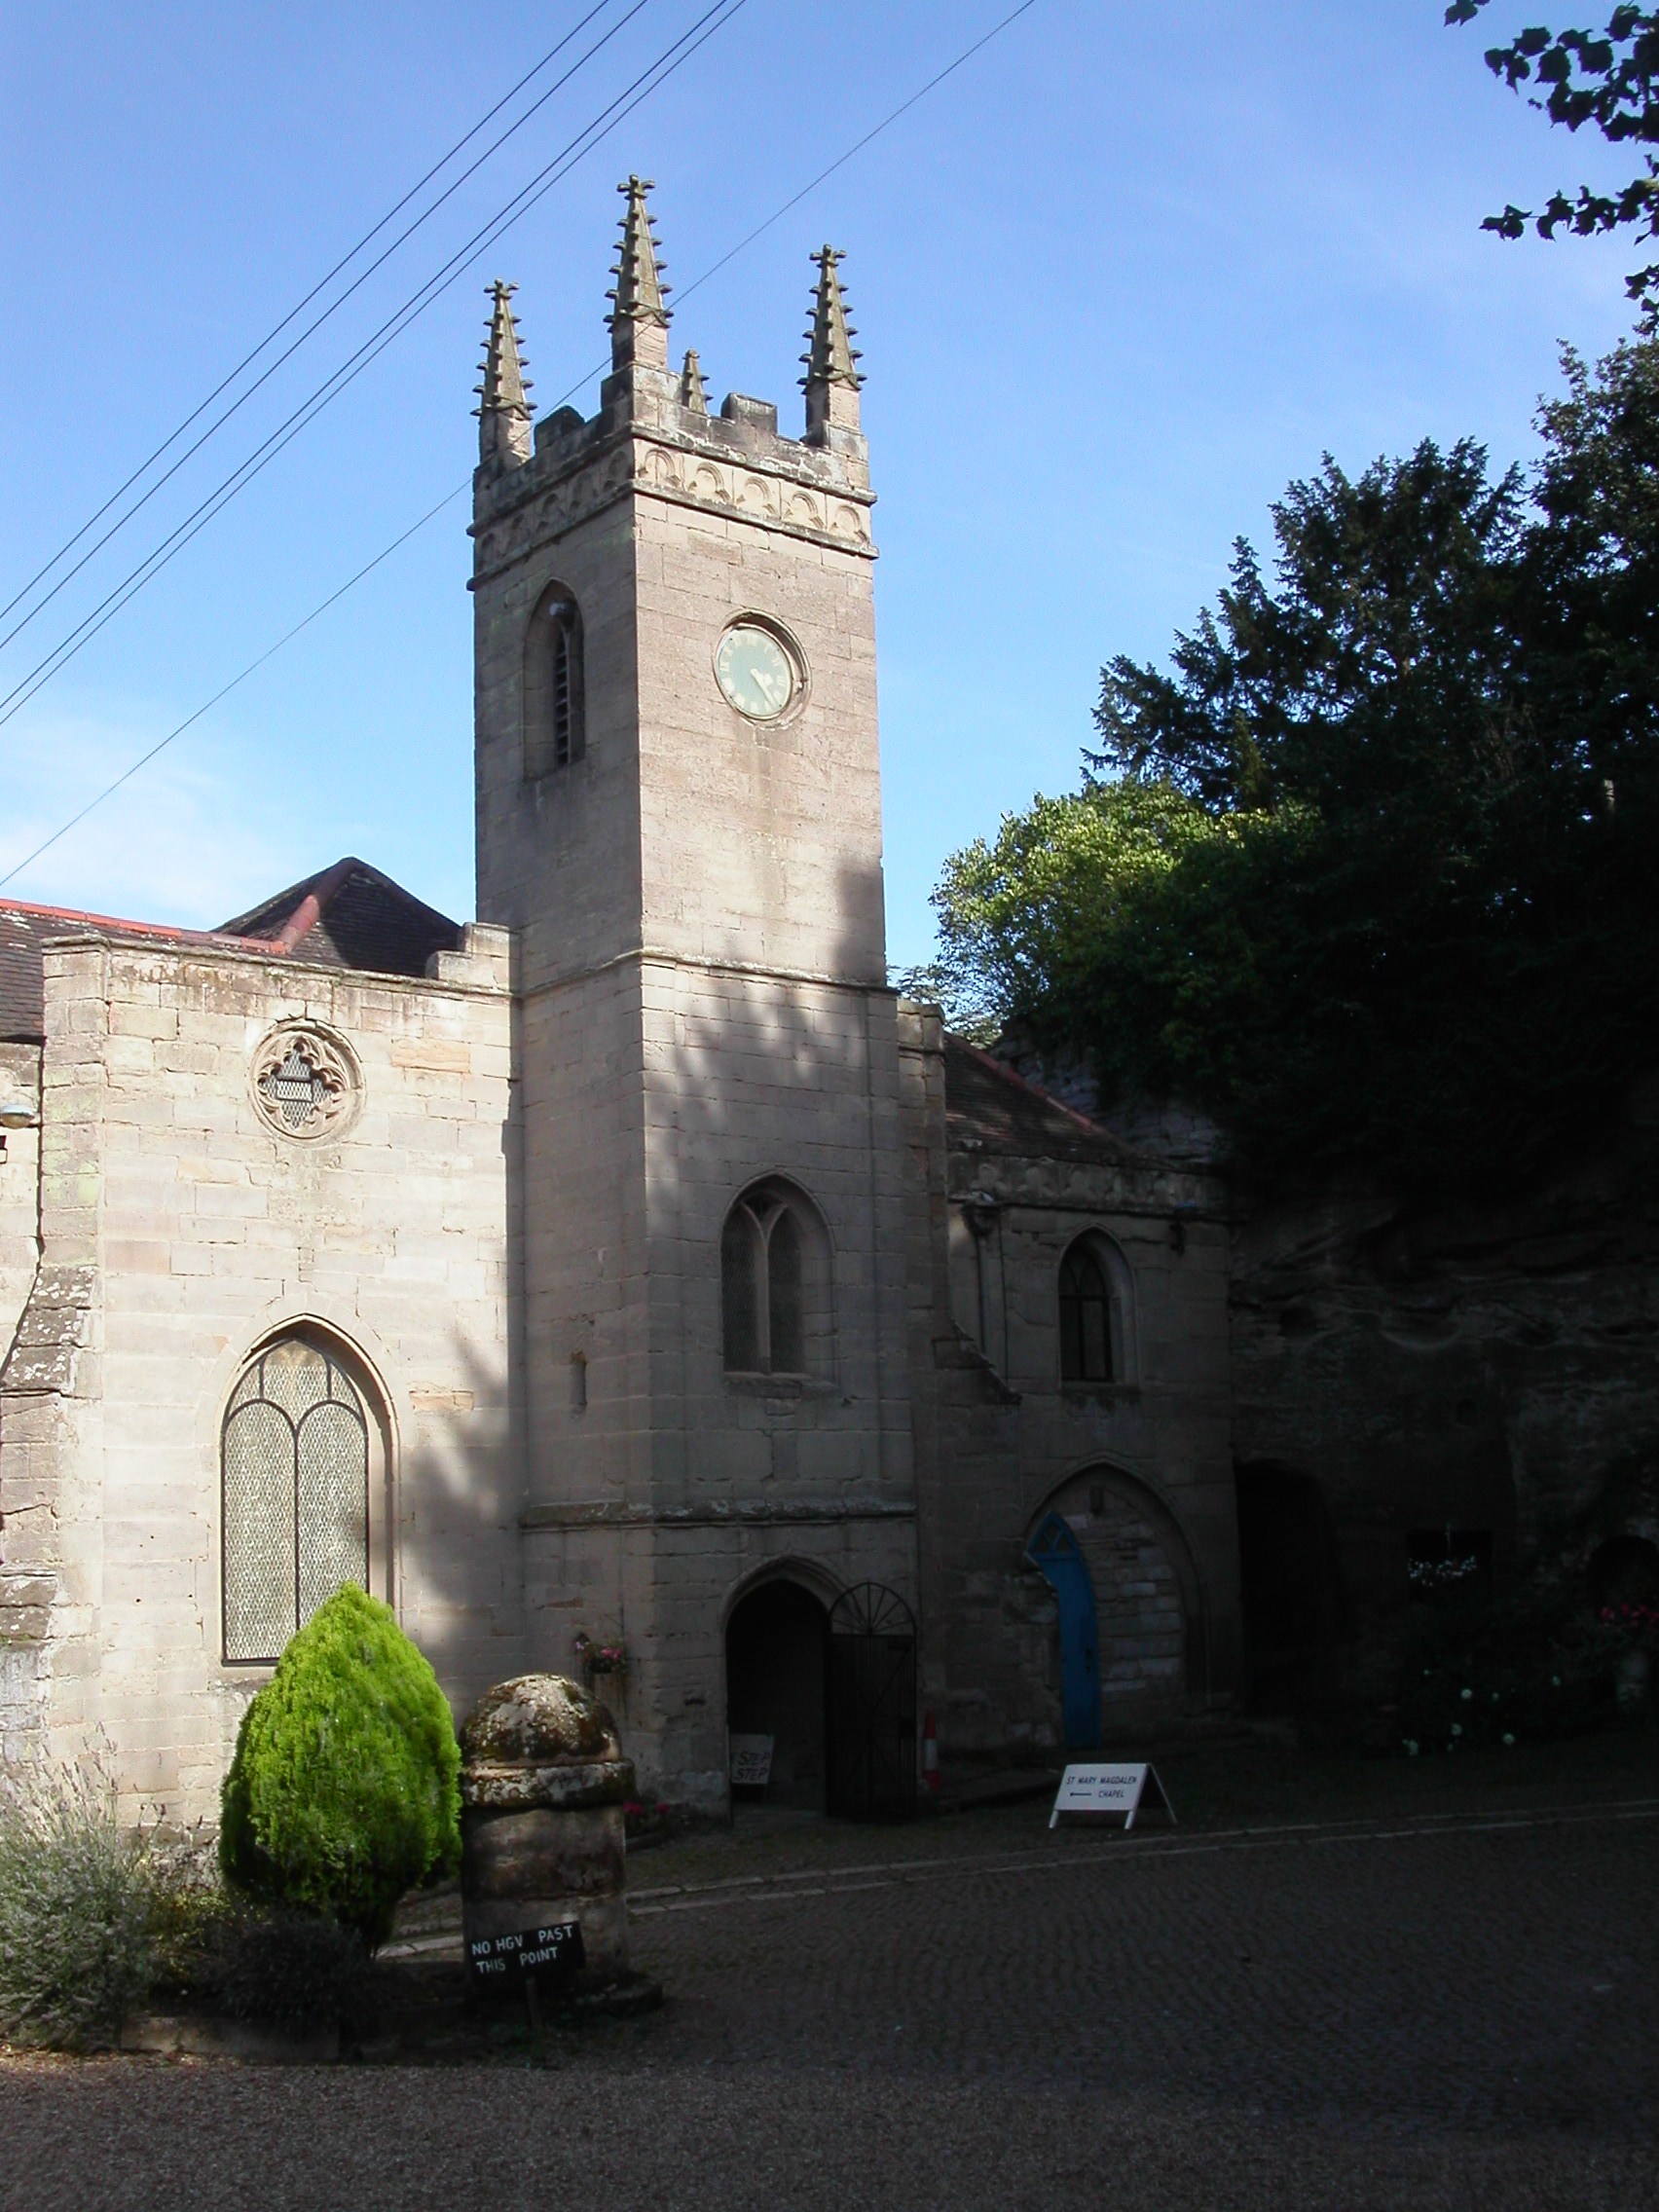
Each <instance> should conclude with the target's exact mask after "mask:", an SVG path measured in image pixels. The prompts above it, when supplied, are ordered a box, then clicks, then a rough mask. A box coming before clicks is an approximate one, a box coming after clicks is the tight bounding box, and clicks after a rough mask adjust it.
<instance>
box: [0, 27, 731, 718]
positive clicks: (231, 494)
mask: <svg viewBox="0 0 1659 2212" xmlns="http://www.w3.org/2000/svg"><path fill="white" fill-rule="evenodd" d="M641 4H642V5H643V4H644V0H641ZM747 5H748V0H714V5H713V6H712V7H710V8H709V9H707V10H706V11H705V13H704V14H703V15H702V16H700V17H699V18H697V20H696V21H695V22H694V23H693V24H692V25H691V26H690V28H689V29H688V30H685V31H682V33H681V35H680V37H679V38H678V39H675V40H674V41H672V42H671V44H670V45H669V46H667V47H665V48H664V50H663V52H662V53H661V54H659V55H657V56H656V58H655V60H653V61H652V62H650V63H649V64H648V66H647V67H646V68H645V69H644V70H642V71H641V73H640V75H639V76H638V77H636V78H635V79H634V80H633V82H632V83H631V84H630V85H628V86H626V87H625V88H624V89H623V91H622V92H619V93H618V94H617V95H616V97H615V98H614V99H613V100H612V101H611V102H610V103H609V105H608V107H605V108H602V109H601V110H600V112H599V114H598V115H597V116H596V117H594V118H593V119H592V120H591V121H590V122H589V123H587V124H585V125H584V126H583V127H582V129H580V130H579V131H578V132H577V133H576V135H575V137H574V138H572V139H570V140H568V141H567V143H566V145H565V147H564V148H563V149H562V150H561V152H560V153H559V154H557V155H555V156H554V158H553V160H552V161H551V162H550V163H549V164H548V165H547V166H546V167H545V168H543V169H541V170H539V171H538V172H537V173H536V175H535V176H534V177H533V178H532V179H531V180H530V183H529V184H527V185H525V186H523V187H522V188H521V190H520V191H519V192H517V193H515V194H514V196H513V198H512V199H511V200H509V201H508V202H507V203H506V205H505V206H504V207H502V208H499V209H498V211H497V212H496V214H495V215H493V216H491V218H490V220H489V222H487V223H486V224H485V225H484V226H483V228H482V229H481V230H479V231H476V232H474V234H473V236H472V237H471V238H470V239H468V240H467V241H466V243H465V244H464V245H462V246H461V247H460V248H459V249H458V250H457V252H456V253H454V254H452V255H451V257H450V259H449V260H448V261H447V262H445V263H444V264H443V266H442V267H441V268H440V269H439V270H438V271H437V273H436V275H435V276H430V277H428V278H427V279H426V281H425V283H424V284H423V285H422V286H421V287H420V288H419V289H418V290H417V291H416V292H414V293H412V294H411V295H410V297H409V298H408V299H407V300H405V301H404V302H403V304H402V305H401V306H400V307H398V308H396V309H395V310H394V311H393V312H392V313H391V314H390V315H389V316H387V320H386V321H385V322H383V323H382V324H381V325H380V328H379V329H378V330H376V331H374V332H372V333H371V334H370V336H369V337H368V338H366V339H365V340H364V341H363V343H362V345H361V346H359V347H358V348H357V350H356V351H355V352H354V353H350V354H349V355H348V356H347V358H346V360H345V361H344V362H343V363H342V364H341V366H340V367H339V368H337V369H336V370H334V371H333V373H332V374H331V375H330V376H328V377H326V378H325V379H324V380H323V382H322V384H320V385H319V386H317V387H316V388H315V389H314V390H313V392H312V393H311V394H310V395H309V396H308V397H307V398H306V399H304V400H302V401H301V403H300V405H299V406H298V407H297V408H295V410H294V411H293V413H292V414H290V415H288V416H286V417H285V418H284V420H283V421H282V422H280V423H279V424H277V425H276V429H275V430H273V431H272V432H271V433H270V435H269V436H268V437H266V438H265V439H264V440H262V442H261V443H260V444H259V445H257V446H256V447H255V448H254V450H253V452H252V453H251V454H249V455H248V456H247V458H246V459H245V460H244V461H241V462H240V463H239V464H238V466H237V467H236V468H235V469H233V470H232V472H231V474H230V475H229V476H227V477H225V478H224V479H223V480H222V481H221V482H220V483H219V484H218V485H217V486H216V487H215V488H214V489H213V491H211V492H209V493H208V495H207V497H206V498H205V499H203V501H202V502H201V503H200V504H199V505H198V506H196V507H194V508H192V510H191V511H190V513H189V514H187V515H186V516H185V517H184V519H183V521H182V522H179V523H177V524H175V525H174V527H173V529H172V530H171V531H169V532H168V534H167V535H166V537H164V538H163V539H162V541H161V543H160V544H159V545H157V546H155V547H153V548H152V549H151V551H150V552H149V553H147V554H146V555H145V557H144V559H143V560H142V561H140V562H139V563H138V565H137V567H136V568H133V569H130V570H129V571H128V573H127V574H126V575H125V576H124V577H123V578H122V580H121V582H120V583H118V584H116V585H115V586H114V588H113V589H112V590H111V591H109V592H108V593H107V594H106V595H105V596H104V598H103V599H101V600H100V601H99V602H98V604H97V605H96V606H95V607H94V608H92V610H91V612H90V613H88V614H85V615H83V616H82V618H81V620H80V621H79V622H78V623H77V624H76V625H75V627H74V628H73V629H72V630H71V631H69V632H68V634H67V635H66V636H65V637H63V638H60V639H59V640H58V642H57V644H56V645H54V646H53V648H52V650H51V651H50V652H49V653H47V654H46V655H45V656H44V657H43V658H42V659H41V660H38V661H37V662H36V663H35V665H34V667H33V668H31V669H30V670H29V671H28V673H27V674H26V675H25V676H23V677H21V678H20V679H19V680H18V682H17V683H16V684H14V685H13V687H12V689H11V690H10V691H8V692H7V693H6V694H5V696H4V697H3V698H0V724H4V723H6V722H8V721H10V720H11V719H12V718H13V716H15V715H17V714H18V713H20V712H21V710H22V709H23V708H24V707H26V706H27V705H28V703H29V701H30V700H31V699H32V698H33V697H34V696H35V694H36V693H37V692H38V691H40V690H42V689H43V688H44V687H45V686H46V685H47V684H48V683H50V682H51V681H52V679H53V678H54V677H55V675H56V674H57V672H58V670H59V669H60V668H62V667H64V666H65V665H66V663H67V662H69V661H71V660H73V659H74V657H75V655H76V654H77V653H78V652H80V651H81V650H82V648H83V647H84V646H86V645H90V644H91V643H92V639H93V638H94V637H96V635H97V634H98V632H99V631H100V630H101V629H103V628H104V626H105V624H106V623H108V622H111V621H113V620H114V618H115V616H116V615H117V614H119V613H120V611H121V609H122V608H124V607H125V606H126V605H127V604H128V602H129V600H130V599H132V598H134V597H135V596H136V595H137V593H138V592H140V591H142V590H143V588H144V586H145V585H146V584H147V583H149V582H150V581H151V579H152V578H153V577H154V576H156V575H159V574H160V572H161V571H162V570H163V569H165V568H166V567H167V565H168V563H169V562H171V561H173V560H174V559H175V558H176V557H177V555H178V554H180V553H181V552H182V551H183V550H184V548H185V546H186V545H188V544H189V543H190V541H191V539H192V538H193V537H195V536H197V535H199V533H200V532H201V531H203V530H204V529H205V528H206V526H207V524H208V523H210V522H211V521H212V520H213V518H214V516H215V515H217V514H218V513H219V512H220V511H221V510H222V509H223V508H224V507H226V506H228V505H229V504H230V502H231V500H232V499H234V498H236V496H237V494H238V493H239V492H240V491H242V490H244V489H245V487H246V486H247V485H248V484H250V483H251V482H252V481H253V479H254V478H255V477H256V476H258V475H260V474H261V473H262V472H263V471H264V470H265V469H266V468H267V467H268V466H269V465H270V463H271V462H272V461H275V460H276V456H277V454H279V453H280V452H281V451H282V449H283V447H284V446H287V445H289V444H291V443H292V441H293V440H294V439H295V438H296V437H298V435H299V434H300V432H301V431H302V430H303V429H305V428H306V427H307V426H308V424H311V423H312V422H313V421H314V419H315V418H316V416H318V415H320V414H321V412H322V411H323V409H324V408H325V407H327V406H328V405H330V403H331V402H332V401H334V400H335V399H337V398H338V397H339V396H340V394H341V392H343V391H344V390H345V389H346V387H348V386H349V385H350V384H354V383H355V382H356V380H357V378H358V377H359V376H361V375H362V373H363V371H364V370H365V369H366V368H367V367H368V366H369V364H370V363H371V362H372V361H374V360H375V359H376V358H377V357H378V356H379V355H380V354H382V353H384V352H385V351H386V350H387V347H388V346H390V345H391V344H392V343H393V342H394V340H396V339H397V338H399V337H401V336H402V334H403V332H404V331H405V330H406V329H408V327H409V325H410V324H411V323H412V322H414V321H415V320H416V319H417V318H418V317H419V316H420V315H422V314H424V313H425V311H426V309H427V308H429V307H430V306H431V304H432V302H433V301H434V300H435V299H437V298H439V297H440V295H441V294H442V293H444V292H446V291H447V290H448V289H449V287H450V285H451V284H453V283H454V282H455V281H456V279H457V278H458V277H459V276H462V275H464V273H465V271H466V270H467V269H468V268H469V267H470V266H471V264H472V263H473V262H474V261H477V260H479V259H481V258H482V257H483V255H484V254H485V253H486V252H488V251H489V249H490V247H491V246H492V245H494V244H495V243H496V242H497V240H498V239H500V238H502V237H504V236H505V234H506V233H507V232H508V231H509V230H510V229H511V228H512V227H513V225H514V224H515V223H517V222H518V221H519V220H520V219H521V218H522V217H523V216H524V215H526V214H528V213H529V211H530V209H531V208H532V207H534V206H535V203H536V202H537V201H538V200H540V199H542V198H543V197H544V196H545V195H546V194H547V193H548V192H550V191H551V190H552V189H553V187H554V185H556V184H558V183H559V182H560V181H561V180H562V179H563V178H564V177H566V176H568V175H569V174H570V172H571V169H572V168H574V167H575V166H576V164H577V163H578V162H580V161H582V160H584V159H585V158H586V156H587V155H589V154H590V153H592V151H593V150H594V148H595V147H596V146H598V145H600V144H601V143H602V142H603V141H604V140H605V139H606V138H608V136H609V135H610V133H611V132H612V131H613V130H614V129H616V128H617V127H618V125H619V124H621V123H622V122H623V121H625V119H626V118H627V117H628V116H629V115H631V114H632V113H633V112H634V110H635V108H637V107H639V106H640V105H641V104H642V103H643V102H644V101H645V100H646V99H648V98H649V97H650V95H651V93H652V92H655V91H656V90H657V89H658V88H659V86H661V85H663V84H665V83H666V82H667V80H668V79H669V78H670V77H672V76H673V75H674V74H675V72H676V71H677V70H679V69H680V68H682V67H683V65H684V64H685V63H686V62H687V61H689V60H690V58H691V56H692V55H694V54H695V53H696V52H697V50H698V48H699V47H701V46H703V45H705V44H706V43H707V42H708V40H709V39H711V38H713V36H714V35H715V33H716V32H717V31H719V30H721V29H723V28H724V26H725V24H726V23H728V22H729V21H730V20H731V18H732V17H733V16H735V15H737V14H738V12H739V11H740V10H741V9H742V8H744V7H746V6H747ZM705 26H706V27H705Z"/></svg>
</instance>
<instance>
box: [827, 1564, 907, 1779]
mask: <svg viewBox="0 0 1659 2212" xmlns="http://www.w3.org/2000/svg"><path fill="white" fill-rule="evenodd" d="M829 1689H830V1697H829V1723H830V1725H829V1729H828V1741H827V1746H826V1748H827V1750H828V1752H829V1760H828V1765H829V1772H828V1775H827V1777H826V1781H827V1785H828V1787H827V1790H826V1797H827V1802H828V1806H829V1810H830V1813H832V1814H833V1815H835V1816H836V1818H837V1819H840V1820H844V1821H903V1820H908V1819H909V1818H910V1816H911V1815H912V1814H913V1813H914V1812H915V1810H916V1616H915V1615H914V1613H912V1612H911V1610H910V1608H909V1606H908V1605H906V1604H905V1603H904V1601H903V1598H901V1597H899V1596H898V1595H897V1593H896V1592H894V1591H892V1590H885V1589H883V1588H882V1586H881V1584H880V1583H879V1582H860V1583H858V1584H857V1585H856V1586H855V1587H854V1588H853V1589H851V1590H845V1591H843V1592H842V1594H841V1595H840V1597H839V1598H837V1599H836V1601H835V1603H834V1604H833V1606H832V1607H831V1608H830V1683H829Z"/></svg>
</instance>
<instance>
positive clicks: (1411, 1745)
mask: <svg viewBox="0 0 1659 2212" xmlns="http://www.w3.org/2000/svg"><path fill="white" fill-rule="evenodd" d="M1417 1755H1418V1747H1417V1739H1416V1737H1415V1736H1408V1737H1407V1738H1406V1756H1407V1758H1409V1759H1415V1758H1416V1757H1417Z"/></svg>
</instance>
